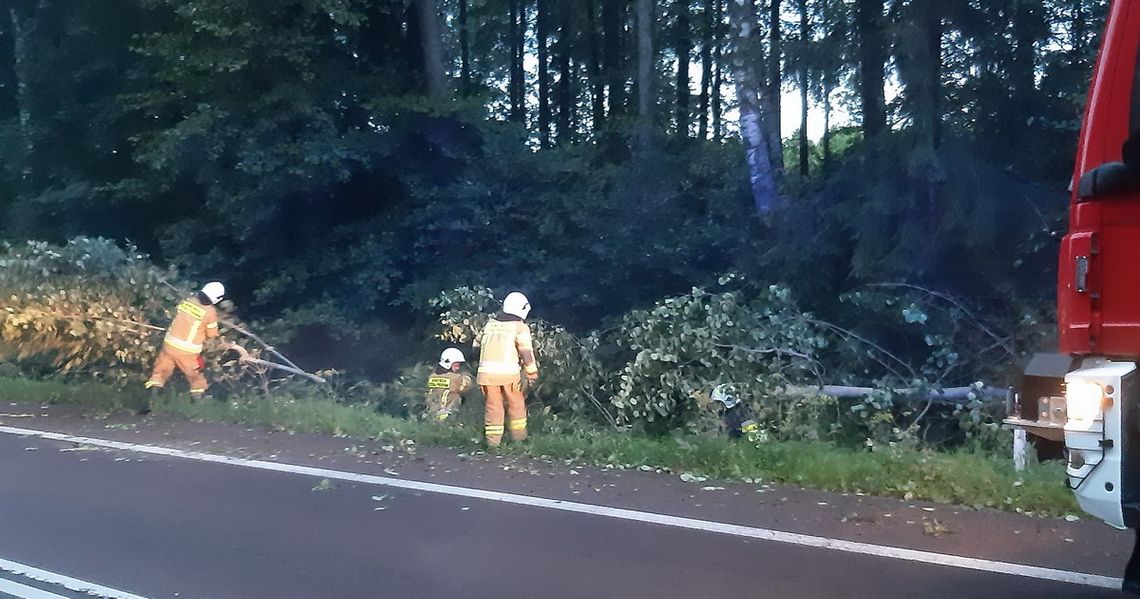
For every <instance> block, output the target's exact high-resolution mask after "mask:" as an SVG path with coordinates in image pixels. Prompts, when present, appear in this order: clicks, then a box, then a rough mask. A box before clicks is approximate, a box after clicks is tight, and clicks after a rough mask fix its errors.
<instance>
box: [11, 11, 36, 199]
mask: <svg viewBox="0 0 1140 599" xmlns="http://www.w3.org/2000/svg"><path fill="white" fill-rule="evenodd" d="M44 4H45V3H44V2H41V3H40V6H39V7H38V8H37V9H36V10H39V9H42V8H43V5H44ZM8 15H9V17H10V18H11V20H12V63H13V64H12V67H13V68H12V72H13V74H14V75H15V77H16V111H17V122H18V124H19V133H20V140H21V142H22V144H23V146H24V147H23V151H24V155H23V157H22V158H23V160H22V162H23V164H22V165H21V167H20V178H21V179H22V180H23V182H24V184H25V186H26V185H27V184H28V183H30V182H31V180H32V175H33V167H32V164H33V163H34V160H35V154H36V135H35V131H34V130H33V126H32V86H31V76H32V73H31V55H30V53H31V50H32V48H31V46H32V35H33V34H34V32H35V28H36V26H35V16H34V14H33V15H20V14H19V13H18V12H17V11H16V8H15V7H12V8H10V9H8ZM25 191H26V189H25Z"/></svg>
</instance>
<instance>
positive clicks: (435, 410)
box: [427, 347, 473, 422]
mask: <svg viewBox="0 0 1140 599" xmlns="http://www.w3.org/2000/svg"><path fill="white" fill-rule="evenodd" d="M466 361H467V360H466V358H464V357H463V352H461V351H459V350H458V349H456V348H454V347H449V348H447V349H445V350H443V354H442V355H440V357H439V365H438V366H436V368H435V371H434V372H432V374H431V376H430V377H428V385H427V387H428V388H427V404H428V410H430V412H431V414H432V416H433V417H434V418H435V420H436V422H445V421H446V420H447V419H448V418H450V417H451V414H452V412H454V411H455V409H456V408H458V407H459V402H460V401H462V399H463V395H464V394H465V393H467V392H468V391H470V390H471V385H472V383H473V381H472V380H471V376H470V375H468V374H467V373H465V372H462V369H463V363H464V362H466Z"/></svg>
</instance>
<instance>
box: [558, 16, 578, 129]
mask: <svg viewBox="0 0 1140 599" xmlns="http://www.w3.org/2000/svg"><path fill="white" fill-rule="evenodd" d="M557 11H558V142H559V143H569V142H570V141H571V138H572V137H573V132H572V129H573V127H572V123H573V120H574V112H573V111H574V103H573V101H572V98H573V91H574V88H573V85H574V82H573V81H572V79H573V71H572V69H571V64H570V53H571V51H572V43H573V42H572V39H573V38H572V34H571V32H570V19H569V15H568V14H567V12H568V9H567V8H566V3H565V2H559V3H558V7H557Z"/></svg>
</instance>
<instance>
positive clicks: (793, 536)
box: [0, 426, 1122, 589]
mask: <svg viewBox="0 0 1140 599" xmlns="http://www.w3.org/2000/svg"><path fill="white" fill-rule="evenodd" d="M0 433H3V434H10V435H19V436H24V437H37V438H40V439H47V440H50V441H64V442H68V443H80V444H83V445H90V446H93V447H104V448H108V449H118V450H121V451H131V452H136V453H144V454H151V455H161V456H167V457H173V458H182V459H188V460H196V461H199V462H210V463H215V464H228V465H231V466H241V467H244V468H254V469H257V470H268V471H272V472H286V473H290V474H300V475H304V476H312V477H317V478H327V479H331V480H342V481H348V482H357V483H363V484H372V485H382V486H386V487H392V488H397V489H407V490H410V491H421V492H424V493H436V494H440V495H452V496H456V497H466V498H471V499H482V500H486V501H497V502H500V503H509V504H513V505H525V506H528V507H536V508H543V509H550V510H558V511H563V512H573V513H578V514H587V515H590V516H600V517H604V518H613V519H617V520H626V521H630V522H642V523H645V524H658V525H661V526H670V527H673V528H682V529H687V530H697V531H702V532H714V533H719V534H725V535H732V536H736V537H743V538H748V539H759V540H762V541H773V542H777V543H785V544H789V545H797V546H801V547H815V548H819V549H830V550H832V551H842V552H845V553H857V554H861V555H871V556H875V557H884V558H889V559H897V560H904V561H911V562H919V563H924V564H932V565H937V566H947V567H951V568H962V569H966V570H977V571H981V572H993V573H996V574H1008V575H1010V576H1020V577H1023V578H1035V579H1038V580H1047V581H1052V582H1064V583H1069V584H1078V585H1084V586H1091V587H1100V588H1106V589H1119V588H1120V586H1121V583H1122V580H1121V579H1119V578H1113V577H1110V576H1101V575H1098V574H1086V573H1082V572H1072V571H1068V570H1057V569H1054V568H1044V567H1040V566H1028V565H1024V564H1015V563H1010V562H999V561H991V560H985V559H979V558H973V557H963V556H958V555H949V554H945V553H935V552H932V551H920V550H917V549H906V548H903V547H891V546H888V545H874V544H871V543H859V542H855V541H845V540H842V539H833V538H828V537H820V536H814V535H805V534H799V533H792V532H784V531H779V530H771V529H767V528H757V527H753V526H741V525H737V524H725V523H723V522H714V521H709V520H699V519H696V518H684V517H680V516H670V515H667V514H658V513H654V512H643V511H638V510H630V509H624V508H613V507H606V506H600V505H591V504H586V503H577V502H573V501H562V500H559V499H547V498H544V497H530V496H526V495H516V494H514V493H503V492H499V491H487V490H484V489H472V488H467V487H456V486H452V485H442V484H437V483H427V482H419V481H414V480H405V479H400V478H392V477H388V476H376V475H373V474H360V473H357V472H345V471H342V470H330V469H327V468H314V467H311V466H299V465H295V464H283V463H279V462H267V461H264V460H250V459H245V458H236V457H230V456H224V455H217V454H212V453H202V452H197V451H185V450H182V449H174V448H171V447H160V446H155V445H139V444H135V443H124V442H122V441H111V440H107V439H94V438H90V437H77V436H73V435H67V434H63V433H53V432H47V431H38V430H31V429H24V428H15V427H9V426H0ZM2 564H3V562H2V561H0V568H3V565H2Z"/></svg>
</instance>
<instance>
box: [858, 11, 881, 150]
mask: <svg viewBox="0 0 1140 599" xmlns="http://www.w3.org/2000/svg"><path fill="white" fill-rule="evenodd" d="M855 21H856V23H855V25H856V29H857V30H858V34H859V98H860V103H861V105H862V109H863V135H864V137H865V138H867V139H873V138H875V137H877V136H878V135H879V134H880V133H882V132H883V131H884V130H885V129H886V128H887V109H886V100H885V97H884V92H883V85H884V81H885V79H886V74H885V68H886V67H885V63H886V57H885V54H884V52H885V50H884V47H883V45H884V42H883V0H858V5H857V7H856V13H855Z"/></svg>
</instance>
